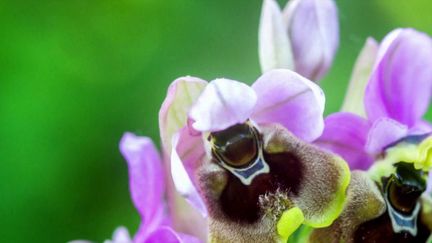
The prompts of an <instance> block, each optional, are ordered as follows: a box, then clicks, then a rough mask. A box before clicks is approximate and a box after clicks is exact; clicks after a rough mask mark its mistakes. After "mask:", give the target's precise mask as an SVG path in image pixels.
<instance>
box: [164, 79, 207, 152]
mask: <svg viewBox="0 0 432 243" xmlns="http://www.w3.org/2000/svg"><path fill="white" fill-rule="evenodd" d="M206 85H207V82H206V81H204V80H202V79H199V78H195V77H189V76H188V77H181V78H178V79H176V80H174V82H172V83H171V85H170V86H169V88H168V92H167V96H166V97H165V100H164V102H163V103H162V107H161V108H160V111H159V129H160V134H161V140H162V145H163V148H164V150H165V151H168V152H170V151H171V139H172V136H173V135H174V133H176V132H178V131H179V130H180V129H181V128H182V127H184V126H185V124H186V121H187V113H188V112H189V109H190V107H191V106H192V104H193V103H194V102H195V101H196V99H197V98H198V96H199V95H200V94H201V92H202V91H203V90H204V87H205V86H206Z"/></svg>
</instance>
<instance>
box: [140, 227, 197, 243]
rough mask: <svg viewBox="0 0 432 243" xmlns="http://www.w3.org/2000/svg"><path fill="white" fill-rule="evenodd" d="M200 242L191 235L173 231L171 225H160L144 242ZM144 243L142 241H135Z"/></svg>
mask: <svg viewBox="0 0 432 243" xmlns="http://www.w3.org/2000/svg"><path fill="white" fill-rule="evenodd" d="M161 242H163V243H200V242H201V241H200V240H199V239H197V238H195V237H193V236H190V235H185V234H181V233H178V232H175V231H174V230H173V229H172V228H171V227H160V228H159V229H157V230H155V231H154V232H153V233H152V234H151V235H150V236H149V237H148V238H147V239H146V240H145V243H161ZM135 243H144V242H135Z"/></svg>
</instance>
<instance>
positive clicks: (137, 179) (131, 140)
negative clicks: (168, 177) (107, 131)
mask: <svg viewBox="0 0 432 243" xmlns="http://www.w3.org/2000/svg"><path fill="white" fill-rule="evenodd" d="M120 151H121V153H122V154H123V156H124V158H125V159H126V161H127V164H128V168H129V186H130V192H131V196H132V201H133V203H134V205H135V207H136V209H137V210H138V212H139V214H140V216H141V225H140V227H139V229H138V232H137V233H136V234H135V236H134V240H133V242H136V243H144V242H145V243H152V242H173V243H174V242H179V243H180V242H187V243H189V242H200V241H199V240H198V239H197V238H195V237H193V236H190V235H186V234H183V233H179V232H176V231H175V230H174V229H173V228H172V227H171V218H170V215H169V214H168V213H167V209H166V205H165V203H164V201H163V199H164V194H165V176H164V172H163V168H162V161H161V159H160V156H159V153H158V152H157V150H156V148H155V146H154V144H153V142H152V141H151V139H149V138H147V137H138V136H135V135H134V134H132V133H125V134H124V136H123V138H122V139H121V141H120ZM114 242H116V243H117V242H118V243H120V242H124V241H116V240H114ZM130 242H132V241H130Z"/></svg>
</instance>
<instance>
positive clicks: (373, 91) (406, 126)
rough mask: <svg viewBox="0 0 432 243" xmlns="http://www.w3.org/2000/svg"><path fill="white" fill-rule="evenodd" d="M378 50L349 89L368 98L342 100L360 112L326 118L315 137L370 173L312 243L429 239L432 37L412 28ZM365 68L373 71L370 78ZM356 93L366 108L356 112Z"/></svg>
mask: <svg viewBox="0 0 432 243" xmlns="http://www.w3.org/2000/svg"><path fill="white" fill-rule="evenodd" d="M375 47H376V44H375V42H374V41H373V40H368V41H367V43H366V46H365V48H364V49H363V51H362V54H361V55H360V57H359V59H358V61H357V64H356V67H355V74H353V78H352V82H354V83H355V84H351V85H350V89H349V92H348V95H351V94H352V92H353V91H354V89H353V87H358V88H359V89H360V90H358V91H357V92H363V91H364V96H362V95H353V96H350V97H352V98H353V100H352V101H350V100H349V99H350V98H347V100H348V102H346V103H345V105H344V108H345V109H347V110H348V111H351V112H353V111H354V112H356V113H357V114H353V113H349V112H340V113H336V114H333V115H330V116H329V117H327V118H326V120H325V130H324V133H323V136H322V137H320V138H319V139H318V140H317V142H316V143H317V144H318V145H320V146H322V147H324V148H327V149H329V150H332V151H334V152H335V153H337V154H340V155H341V156H343V157H344V158H345V159H346V160H347V161H348V163H349V164H350V166H351V169H362V170H368V172H360V171H357V172H354V173H353V180H352V181H351V184H350V187H349V189H348V196H347V197H348V199H347V201H348V202H347V204H346V205H345V208H344V211H343V213H342V214H341V216H340V218H339V219H338V220H336V221H335V222H334V224H333V225H332V226H331V227H328V228H326V229H320V230H315V231H314V232H313V233H312V236H311V241H317V242H332V240H330V239H328V238H323V236H324V235H331V236H332V237H331V239H337V240H339V241H343V242H364V241H366V242H382V241H391V242H426V240H427V238H428V237H429V236H430V234H431V231H432V224H431V222H430V220H427V219H428V218H430V217H431V212H430V209H429V208H430V207H431V204H430V197H431V194H430V192H428V191H427V190H428V189H427V185H426V184H427V180H428V173H429V171H430V170H431V169H432V157H431V156H430V155H431V154H432V150H431V148H432V146H431V145H432V136H431V135H430V134H431V130H432V129H431V126H430V124H429V123H427V122H426V121H424V120H423V119H422V117H423V115H424V113H425V112H426V110H427V108H428V106H429V102H430V97H431V92H432V70H431V69H430V68H429V67H430V66H431V65H432V40H431V39H430V38H429V37H428V36H427V35H425V34H423V33H420V32H417V31H415V30H412V29H397V30H395V31H393V32H391V33H390V34H388V35H387V37H386V38H385V39H384V40H383V42H382V43H381V45H380V46H379V48H378V49H376V48H375ZM367 54H370V55H371V56H372V57H375V58H370V57H368V56H367ZM374 59H375V63H373V60H374ZM365 70H372V72H371V74H370V76H369V78H365V76H366V75H365V73H364V72H362V71H365ZM356 78H358V80H355V79H356ZM364 82H367V84H366V85H364V84H363V83H364ZM364 87H366V88H365V90H364V89H363V88H364ZM359 97H363V98H364V109H361V108H360V109H358V110H356V109H354V108H356V107H357V108H358V107H359V106H358V105H352V104H353V102H354V103H355V102H356V101H357V102H358V101H359ZM429 183H431V179H429ZM429 187H430V185H429Z"/></svg>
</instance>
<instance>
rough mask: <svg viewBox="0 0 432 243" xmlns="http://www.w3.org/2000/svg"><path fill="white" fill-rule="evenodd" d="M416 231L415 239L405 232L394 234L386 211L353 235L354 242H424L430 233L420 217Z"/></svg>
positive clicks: (359, 228)
mask: <svg viewBox="0 0 432 243" xmlns="http://www.w3.org/2000/svg"><path fill="white" fill-rule="evenodd" d="M417 230H418V231H417V236H416V237H413V236H412V235H411V234H409V233H405V232H401V233H397V234H395V233H394V232H393V227H392V225H391V220H390V216H389V215H388V213H387V211H386V212H385V213H384V214H383V215H381V216H380V217H378V218H376V219H374V220H371V221H368V222H365V223H363V224H361V225H360V226H359V227H358V228H357V230H356V231H355V233H354V242H371V243H374V242H376V243H381V242H392V243H393V242H394V243H411V242H426V240H427V238H428V237H429V235H430V233H431V232H429V230H428V229H427V228H426V226H425V225H424V224H423V223H422V222H421V221H420V217H419V219H418V220H417Z"/></svg>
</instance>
